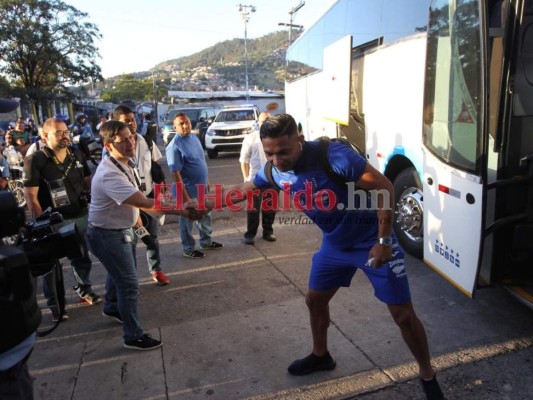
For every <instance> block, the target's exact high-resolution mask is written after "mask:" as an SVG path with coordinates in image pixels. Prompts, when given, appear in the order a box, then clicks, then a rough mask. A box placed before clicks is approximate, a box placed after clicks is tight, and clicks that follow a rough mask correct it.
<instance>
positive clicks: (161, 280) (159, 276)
mask: <svg viewBox="0 0 533 400" xmlns="http://www.w3.org/2000/svg"><path fill="white" fill-rule="evenodd" d="M152 279H153V280H154V281H155V282H157V284H158V285H161V286H163V285H167V284H169V283H170V279H168V277H167V276H166V275H165V274H164V273H163V272H161V271H157V272H154V273H153V274H152Z"/></svg>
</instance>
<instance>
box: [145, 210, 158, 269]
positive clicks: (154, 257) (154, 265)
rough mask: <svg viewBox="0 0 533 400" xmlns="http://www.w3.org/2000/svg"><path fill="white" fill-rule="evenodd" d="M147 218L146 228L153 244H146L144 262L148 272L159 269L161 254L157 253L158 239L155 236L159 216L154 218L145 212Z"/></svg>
mask: <svg viewBox="0 0 533 400" xmlns="http://www.w3.org/2000/svg"><path fill="white" fill-rule="evenodd" d="M144 215H146V216H147V218H148V224H147V225H146V230H147V231H148V232H149V233H150V236H152V239H154V240H153V244H151V245H149V246H146V262H147V263H148V272H150V273H151V274H153V273H154V272H157V271H161V255H160V254H159V239H158V238H157V235H158V232H159V218H157V217H156V218H154V217H153V216H151V215H150V214H147V213H145V214H144Z"/></svg>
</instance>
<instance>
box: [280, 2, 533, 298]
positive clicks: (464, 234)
mask: <svg viewBox="0 0 533 400" xmlns="http://www.w3.org/2000/svg"><path fill="white" fill-rule="evenodd" d="M532 22H533V0H434V1H429V0H339V1H337V2H336V3H335V4H334V5H332V6H331V8H330V9H329V10H328V11H327V12H326V13H325V14H324V15H323V16H322V17H321V18H320V19H319V20H318V21H317V22H316V23H315V24H314V25H313V26H312V27H311V28H310V29H308V30H307V31H306V32H304V33H303V34H302V35H301V36H300V37H299V38H298V40H297V41H295V42H294V44H293V45H292V46H291V47H290V48H289V50H288V51H287V82H286V108H287V112H288V113H290V114H292V115H293V116H294V117H295V119H296V120H297V122H300V123H301V124H302V127H303V132H304V134H305V136H306V138H307V139H310V140H312V139H315V138H317V137H319V136H324V135H325V136H330V137H335V136H344V137H347V138H348V139H350V140H351V141H352V142H354V143H356V144H357V145H358V146H359V147H360V148H361V149H362V150H363V151H364V152H365V154H366V155H367V158H368V160H369V162H370V163H371V164H373V165H374V166H375V167H377V168H378V169H379V170H380V171H381V172H383V173H384V174H385V175H386V176H387V177H388V178H389V179H390V180H391V181H392V182H393V184H394V189H395V201H396V214H395V231H396V234H397V236H398V239H399V240H400V242H401V244H402V246H403V247H404V249H405V250H407V251H408V252H409V253H411V254H413V255H415V256H418V257H420V258H423V259H424V261H425V262H426V263H427V264H428V265H429V266H431V267H432V268H433V269H435V270H436V271H437V272H439V273H440V274H441V275H442V276H444V277H445V278H446V279H448V280H449V281H450V282H452V283H454V284H455V285H456V286H457V287H458V288H459V289H460V290H461V291H463V292H464V293H465V294H467V295H468V296H470V297H472V296H473V295H474V291H475V290H476V288H478V287H480V286H481V285H484V284H496V283H503V284H506V285H507V287H509V288H511V290H512V291H513V293H515V294H517V295H518V296H519V297H520V298H521V300H523V301H525V302H526V303H528V304H529V305H533V291H532V288H533V286H532V285H533V267H532V266H533V50H532V49H533V23H532Z"/></svg>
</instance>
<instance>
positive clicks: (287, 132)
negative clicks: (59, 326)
mask: <svg viewBox="0 0 533 400" xmlns="http://www.w3.org/2000/svg"><path fill="white" fill-rule="evenodd" d="M293 135H296V136H298V127H297V126H296V121H295V120H294V118H293V117H292V116H291V115H290V114H278V115H274V116H272V117H270V118H267V119H266V120H265V122H263V125H261V129H260V131H259V136H260V137H261V139H265V138H278V137H281V136H293Z"/></svg>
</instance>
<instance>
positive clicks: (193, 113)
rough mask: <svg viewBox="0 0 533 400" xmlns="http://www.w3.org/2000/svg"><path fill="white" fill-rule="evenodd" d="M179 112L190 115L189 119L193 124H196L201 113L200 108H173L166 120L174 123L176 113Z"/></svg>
mask: <svg viewBox="0 0 533 400" xmlns="http://www.w3.org/2000/svg"><path fill="white" fill-rule="evenodd" d="M179 113H183V114H185V115H187V117H189V119H190V120H191V124H192V126H194V125H196V122H197V121H198V115H199V114H200V110H172V111H170V112H169V114H168V117H167V119H166V122H169V123H172V122H173V121H174V117H175V116H176V114H179Z"/></svg>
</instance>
